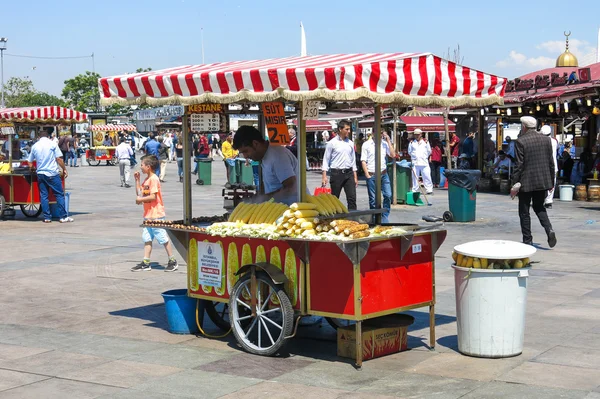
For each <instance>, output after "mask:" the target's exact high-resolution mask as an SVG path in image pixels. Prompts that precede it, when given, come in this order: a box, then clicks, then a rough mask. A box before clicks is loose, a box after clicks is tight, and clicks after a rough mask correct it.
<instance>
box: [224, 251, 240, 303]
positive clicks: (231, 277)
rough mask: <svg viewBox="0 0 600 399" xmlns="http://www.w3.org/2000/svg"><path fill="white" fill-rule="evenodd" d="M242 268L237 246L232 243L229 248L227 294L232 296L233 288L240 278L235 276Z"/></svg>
mask: <svg viewBox="0 0 600 399" xmlns="http://www.w3.org/2000/svg"><path fill="white" fill-rule="evenodd" d="M239 268H240V260H239V257H238V250H237V245H235V243H234V242H230V243H229V246H228V247H227V292H228V293H229V295H231V292H232V291H233V286H234V285H235V283H237V281H238V276H236V275H235V274H236V273H237V271H238V270H239Z"/></svg>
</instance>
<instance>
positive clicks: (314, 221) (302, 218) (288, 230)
mask: <svg viewBox="0 0 600 399" xmlns="http://www.w3.org/2000/svg"><path fill="white" fill-rule="evenodd" d="M313 198H314V197H313ZM318 207H319V205H317V204H315V203H311V202H296V203H294V204H292V205H291V206H290V208H289V209H287V210H286V211H285V212H283V218H282V219H281V220H280V221H279V222H278V223H277V232H278V233H279V234H280V235H282V236H286V237H308V236H314V235H315V234H316V233H317V231H316V227H317V226H318V225H319V223H320V221H319V218H318V217H317V216H319V214H320V213H319V211H318V210H317V209H318Z"/></svg>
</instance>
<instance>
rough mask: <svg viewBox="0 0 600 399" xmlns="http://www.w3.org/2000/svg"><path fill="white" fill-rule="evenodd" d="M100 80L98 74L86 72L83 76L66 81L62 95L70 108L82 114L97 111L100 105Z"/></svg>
mask: <svg viewBox="0 0 600 399" xmlns="http://www.w3.org/2000/svg"><path fill="white" fill-rule="evenodd" d="M98 79H100V75H99V74H98V73H96V72H90V71H85V73H83V74H79V75H77V76H75V77H74V78H71V79H67V80H65V87H64V88H63V91H62V95H63V97H64V98H65V99H66V100H67V103H68V104H69V106H71V107H72V108H74V109H76V110H77V111H81V112H94V111H97V110H98V108H99V105H100V92H99V91H98Z"/></svg>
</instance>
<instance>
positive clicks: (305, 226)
mask: <svg viewBox="0 0 600 399" xmlns="http://www.w3.org/2000/svg"><path fill="white" fill-rule="evenodd" d="M300 228H301V229H303V230H313V231H314V228H315V225H314V224H313V223H312V222H304V223H302V224H301V225H300Z"/></svg>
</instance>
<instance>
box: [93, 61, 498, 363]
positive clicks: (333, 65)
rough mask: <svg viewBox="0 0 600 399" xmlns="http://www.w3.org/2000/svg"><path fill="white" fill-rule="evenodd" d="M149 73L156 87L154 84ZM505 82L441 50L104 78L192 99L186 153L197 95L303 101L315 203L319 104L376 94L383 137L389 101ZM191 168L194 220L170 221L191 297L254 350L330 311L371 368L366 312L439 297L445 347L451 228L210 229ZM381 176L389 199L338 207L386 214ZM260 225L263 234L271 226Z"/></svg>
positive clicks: (482, 102)
mask: <svg viewBox="0 0 600 399" xmlns="http://www.w3.org/2000/svg"><path fill="white" fill-rule="evenodd" d="M148 79H151V81H152V82H155V86H150V85H148V84H147V82H148ZM505 85H506V79H504V78H499V77H496V76H493V75H489V74H485V73H483V72H479V71H476V70H472V69H469V68H466V67H463V66H460V65H457V64H455V63H452V62H450V61H446V60H443V59H441V58H439V57H436V56H434V55H432V54H429V53H420V54H412V53H411V54H402V53H395V54H352V55H330V56H308V57H292V58H286V59H282V60H269V61H252V62H243V63H224V64H219V63H217V64H212V65H199V66H188V67H184V68H182V69H176V70H173V69H171V70H165V71H152V73H151V74H148V73H140V74H134V75H126V76H115V77H108V78H102V79H100V81H99V87H100V92H101V97H102V98H101V101H102V103H103V104H106V105H109V104H114V103H117V104H133V103H136V104H137V103H139V102H140V101H146V102H147V103H149V104H151V105H160V104H167V103H168V104H172V103H180V104H183V105H184V106H185V108H186V115H185V116H184V117H183V124H182V132H183V143H184V153H187V152H189V146H190V140H189V112H188V108H190V107H191V106H192V105H194V104H208V103H222V104H223V103H225V104H227V103H234V102H258V103H263V112H264V113H265V114H266V113H267V112H266V111H267V110H268V109H269V108H267V107H265V106H264V103H267V102H272V101H287V102H288V103H290V102H294V103H295V104H296V112H297V117H298V119H299V127H300V129H299V134H298V135H297V138H298V142H297V146H298V158H299V172H298V175H299V179H298V183H299V188H298V192H299V193H301V199H300V200H301V201H302V202H303V203H305V202H306V201H307V200H311V199H310V195H309V194H308V193H307V190H306V134H305V132H306V117H305V112H304V111H305V110H307V111H308V110H310V109H311V108H312V111H313V112H314V109H315V107H318V104H315V102H317V101H326V102H328V103H330V104H331V103H333V104H335V103H340V102H341V103H343V104H342V105H343V106H346V107H347V106H348V103H352V102H360V103H361V106H364V104H372V105H373V107H374V114H375V127H374V140H375V142H376V143H380V142H381V106H382V104H399V105H418V106H451V105H470V106H478V107H484V106H487V105H492V104H501V103H502V96H503V93H504V88H505ZM281 108H283V107H281ZM269 112H271V111H269ZM310 114H311V112H306V115H310ZM266 124H267V126H266V129H265V122H264V119H263V120H262V121H261V123H259V128H260V129H264V131H266V132H267V131H268V134H267V137H268V138H269V139H270V141H271V144H272V145H277V144H285V135H286V132H285V130H286V127H285V126H284V128H285V130H281V131H280V130H279V129H278V128H277V127H271V126H269V124H268V122H267V123H266ZM282 138H283V140H281V139H282ZM279 140H281V142H280V141H279ZM376 148H380V146H376ZM381 156H382V155H381V152H380V151H379V150H378V151H376V157H375V158H376V160H375V164H380V160H381ZM186 164H187V165H186ZM189 171H190V165H189V159H188V157H185V158H184V173H186V174H187V176H185V177H184V214H183V220H182V221H181V222H177V223H161V224H159V226H161V227H165V228H166V229H167V230H168V231H169V234H170V235H171V237H172V238H173V243H174V245H175V247H176V249H177V250H178V251H179V253H180V254H181V255H182V256H183V257H184V258H186V259H188V295H189V296H191V297H194V298H198V299H202V300H204V301H207V306H208V308H207V309H209V310H211V312H210V313H209V316H210V315H211V313H212V317H215V318H217V319H218V318H221V319H222V320H221V323H220V324H221V325H224V326H225V327H230V328H231V329H232V331H233V333H234V336H235V337H236V339H237V341H238V342H239V344H240V345H241V346H242V347H243V348H244V349H245V350H247V351H248V352H251V353H255V354H259V355H273V354H274V353H276V352H277V351H278V350H279V349H280V348H281V346H282V345H283V344H284V343H285V340H287V339H289V338H291V337H293V336H294V335H295V331H296V328H297V325H298V322H299V319H300V318H301V317H303V316H306V315H319V316H325V317H328V318H331V319H341V320H347V321H351V322H353V323H354V328H355V333H356V348H355V349H356V365H357V366H358V367H361V366H362V360H363V350H362V349H363V348H362V342H361V336H362V334H361V332H362V322H363V321H365V320H367V319H370V318H375V317H378V316H383V315H390V314H394V313H398V312H401V311H406V310H409V309H415V308H420V307H429V318H430V342H429V345H430V347H431V348H433V347H434V345H435V253H436V251H437V250H438V248H439V247H440V245H441V244H442V243H443V241H444V239H445V237H446V230H445V229H444V228H443V227H442V226H432V227H429V228H422V227H420V226H416V225H401V226H393V228H401V229H402V230H403V231H404V233H403V234H399V235H397V236H393V237H392V236H388V237H385V236H381V235H378V236H375V235H373V236H370V237H366V238H359V239H352V238H342V237H340V238H339V239H337V238H331V239H325V238H317V239H315V237H311V238H308V237H307V238H304V237H285V236H282V235H280V236H268V237H265V236H262V237H257V236H252V235H250V234H248V235H244V234H243V233H242V234H240V235H237V236H231V235H229V234H227V232H224V233H221V234H214V232H210V231H209V229H210V228H211V227H213V226H214V225H215V224H213V225H212V226H209V227H208V228H207V229H204V228H202V227H201V226H199V225H198V223H194V222H195V221H196V220H195V219H193V218H192V198H191V186H190V181H191V179H190V177H189ZM375 181H376V182H377V183H376V193H377V195H376V198H377V204H376V205H377V208H379V209H375V210H372V211H359V212H352V213H351V214H349V215H348V214H338V215H336V216H335V217H337V218H338V219H339V218H341V219H343V218H346V217H355V216H359V215H360V214H369V215H370V214H379V213H380V211H381V209H380V208H381V171H380V170H377V172H376V178H375ZM236 209H237V208H236ZM234 212H235V211H234ZM232 217H233V215H232ZM377 219H378V220H377V221H378V222H379V221H380V215H379V216H378V217H377ZM319 223H320V222H319ZM234 224H235V225H236V226H237V223H234ZM242 224H243V223H242ZM332 224H333V223H332ZM387 227H390V228H392V227H391V226H387ZM387 227H386V228H387ZM241 228H242V230H243V226H242V227H241ZM256 231H257V232H259V234H260V231H261V229H260V226H259V228H258V229H257V230H256ZM350 237H351V236H350ZM219 303H225V304H227V305H228V307H229V309H228V311H227V312H223V313H219V312H216V311H215V309H214V307H213V305H214V304H219Z"/></svg>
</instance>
